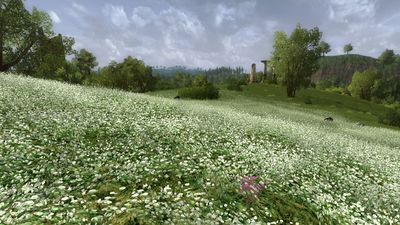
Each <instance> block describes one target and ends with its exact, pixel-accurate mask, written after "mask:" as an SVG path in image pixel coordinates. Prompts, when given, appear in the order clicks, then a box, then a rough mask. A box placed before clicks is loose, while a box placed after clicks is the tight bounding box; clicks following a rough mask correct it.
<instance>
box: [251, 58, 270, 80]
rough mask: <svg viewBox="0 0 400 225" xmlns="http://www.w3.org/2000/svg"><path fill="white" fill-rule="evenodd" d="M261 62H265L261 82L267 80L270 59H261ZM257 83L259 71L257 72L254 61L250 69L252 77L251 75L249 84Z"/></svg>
mask: <svg viewBox="0 0 400 225" xmlns="http://www.w3.org/2000/svg"><path fill="white" fill-rule="evenodd" d="M261 62H262V63H263V64H264V71H263V75H262V77H261V82H264V81H266V80H267V64H268V60H261ZM253 83H257V73H256V64H255V63H253V64H251V71H250V77H249V84H253Z"/></svg>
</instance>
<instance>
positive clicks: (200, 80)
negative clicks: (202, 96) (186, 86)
mask: <svg viewBox="0 0 400 225" xmlns="http://www.w3.org/2000/svg"><path fill="white" fill-rule="evenodd" d="M207 85H208V80H207V77H206V76H205V75H197V76H196V77H195V78H194V80H193V86H196V87H203V86H207Z"/></svg>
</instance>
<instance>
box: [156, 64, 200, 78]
mask: <svg viewBox="0 0 400 225" xmlns="http://www.w3.org/2000/svg"><path fill="white" fill-rule="evenodd" d="M203 71H204V70H203V69H201V68H194V69H192V68H187V67H185V66H171V67H165V66H155V67H153V75H161V76H173V75H175V74H176V73H178V72H181V73H187V74H192V75H196V74H199V73H202V72H203Z"/></svg>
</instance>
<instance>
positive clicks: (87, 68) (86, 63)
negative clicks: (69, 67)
mask: <svg viewBox="0 0 400 225" xmlns="http://www.w3.org/2000/svg"><path fill="white" fill-rule="evenodd" d="M72 61H73V62H74V63H76V65H77V67H78V69H79V72H80V73H81V74H82V75H83V76H86V77H88V76H89V75H90V74H91V72H92V69H93V68H94V67H96V66H97V65H98V63H97V61H96V57H95V56H94V55H93V54H92V53H91V52H89V51H87V50H86V49H84V48H83V49H81V50H80V51H79V52H77V53H76V54H75V58H74V59H73V60H72Z"/></svg>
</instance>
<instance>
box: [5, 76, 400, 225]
mask: <svg viewBox="0 0 400 225" xmlns="http://www.w3.org/2000/svg"><path fill="white" fill-rule="evenodd" d="M245 89H246V90H245V91H244V92H242V93H236V92H229V93H230V94H232V99H230V100H229V99H226V97H225V95H224V98H221V100H218V101H175V100H172V99H165V98H160V97H152V96H148V95H138V94H134V93H128V92H123V91H116V90H110V89H105V88H88V87H83V86H76V85H67V84H62V83H60V82H54V81H48V80H41V79H34V78H29V77H22V76H15V75H7V74H0V102H1V103H2V104H0V115H1V116H0V122H1V124H2V125H1V126H0V134H1V135H2V138H1V141H0V156H1V157H2V163H0V171H2V173H1V175H0V190H1V191H0V202H1V203H0V221H1V223H4V224H28V223H30V224H79V223H93V224H95V223H97V224H110V223H115V224H124V223H123V222H125V223H132V224H135V223H141V222H143V221H145V222H147V223H149V224H164V223H169V224H193V223H196V222H195V221H201V223H202V224H215V223H216V222H218V223H221V224H267V223H275V224H276V223H281V224H290V223H293V224H295V223H296V222H297V223H299V224H390V223H392V224H399V223H400V218H399V217H398V207H397V206H398V205H399V204H400V198H399V195H398V192H399V190H398V188H396V187H398V186H399V182H400V181H399V176H400V171H399V168H400V160H399V154H398V146H400V140H399V138H398V136H399V132H398V131H397V130H394V129H393V130H392V129H382V128H375V127H369V126H365V127H359V126H356V125H355V123H354V122H352V121H351V122H350V121H349V120H347V119H342V118H341V116H339V115H342V114H340V113H346V112H344V111H348V110H353V108H351V107H349V106H354V107H355V108H356V107H360V110H362V109H368V110H370V111H371V112H374V110H375V109H376V108H380V107H381V106H379V105H375V104H372V103H370V102H366V101H360V100H358V99H355V98H351V97H347V96H339V95H334V94H332V93H326V92H321V91H319V90H316V89H309V90H305V91H304V92H305V93H307V95H309V96H310V97H311V98H312V100H313V102H314V104H313V105H310V106H305V105H304V104H302V106H301V107H297V106H296V102H297V103H298V102H301V101H302V99H301V95H303V94H305V93H303V92H301V93H299V97H300V98H297V99H288V98H286V97H285V96H284V94H283V92H282V88H281V87H278V86H275V85H271V86H268V88H266V85H265V84H254V85H251V86H246V87H245ZM15 90H18V91H15ZM174 94H176V93H174ZM270 94H274V95H276V96H275V97H274V96H271V98H275V100H274V101H271V102H268V101H269V99H268V98H265V96H267V95H270ZM276 99H280V100H282V101H284V102H279V101H276ZM335 101H340V102H341V103H342V104H343V105H346V107H344V108H340V110H338V111H334V112H331V113H332V116H333V117H334V118H335V123H334V124H324V123H321V118H323V115H324V113H326V111H327V110H325V109H324V110H323V111H320V110H316V108H315V107H317V106H318V105H320V104H326V109H329V108H332V109H333V110H336V109H334V107H331V105H332V104H335V103H334V102H335ZM291 102H292V103H291ZM360 105H361V106H362V107H363V108H361V106H360ZM335 106H336V105H335ZM339 107H340V105H339ZM382 108H384V107H382ZM336 118H337V119H336ZM358 119H359V118H358ZM388 165H390V166H388ZM248 174H252V175H255V176H257V178H259V179H260V180H268V182H269V183H268V185H267V186H266V187H265V189H263V191H261V192H260V195H259V196H258V199H259V200H258V201H257V202H254V204H252V205H250V206H248V205H246V204H245V201H244V199H243V197H242V196H241V194H240V190H241V188H240V178H242V177H243V176H245V175H248ZM109 184H112V185H109ZM110 186H111V187H110ZM16 190H17V191H16ZM107 193H108V195H107ZM21 215H23V216H21ZM281 220H282V221H283V222H277V221H281Z"/></svg>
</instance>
